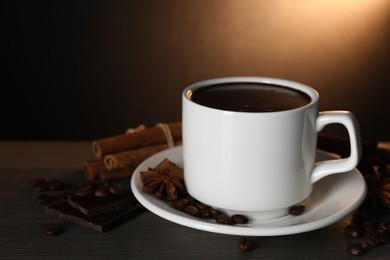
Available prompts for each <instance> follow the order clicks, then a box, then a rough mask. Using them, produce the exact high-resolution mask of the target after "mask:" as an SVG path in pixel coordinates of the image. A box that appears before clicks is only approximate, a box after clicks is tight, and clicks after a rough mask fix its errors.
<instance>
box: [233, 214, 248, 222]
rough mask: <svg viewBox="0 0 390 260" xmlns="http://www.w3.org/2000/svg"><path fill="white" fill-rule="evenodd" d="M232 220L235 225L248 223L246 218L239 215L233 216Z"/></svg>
mask: <svg viewBox="0 0 390 260" xmlns="http://www.w3.org/2000/svg"><path fill="white" fill-rule="evenodd" d="M232 220H233V222H234V223H236V224H247V223H248V218H247V217H246V216H244V215H240V214H235V215H233V216H232Z"/></svg>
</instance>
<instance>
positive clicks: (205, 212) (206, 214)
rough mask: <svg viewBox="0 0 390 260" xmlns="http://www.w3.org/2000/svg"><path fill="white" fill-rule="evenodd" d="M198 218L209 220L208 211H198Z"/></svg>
mask: <svg viewBox="0 0 390 260" xmlns="http://www.w3.org/2000/svg"><path fill="white" fill-rule="evenodd" d="M200 217H201V218H205V219H210V218H211V214H210V210H209V209H202V210H200Z"/></svg>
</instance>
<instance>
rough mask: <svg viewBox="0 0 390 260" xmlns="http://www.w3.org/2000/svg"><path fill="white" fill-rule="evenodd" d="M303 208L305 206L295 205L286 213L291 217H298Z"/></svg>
mask: <svg viewBox="0 0 390 260" xmlns="http://www.w3.org/2000/svg"><path fill="white" fill-rule="evenodd" d="M305 208H306V207H305V205H295V206H292V207H291V208H290V209H289V211H288V213H289V214H290V215H293V216H299V215H302V214H303V212H304V211H305Z"/></svg>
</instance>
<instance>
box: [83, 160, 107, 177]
mask: <svg viewBox="0 0 390 260" xmlns="http://www.w3.org/2000/svg"><path fill="white" fill-rule="evenodd" d="M83 166H84V171H85V176H86V177H87V180H91V181H92V180H96V179H99V178H100V174H101V172H106V171H108V170H107V168H106V166H105V165H104V162H103V160H91V161H85V162H84V163H83Z"/></svg>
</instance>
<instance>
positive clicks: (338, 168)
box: [311, 111, 362, 183]
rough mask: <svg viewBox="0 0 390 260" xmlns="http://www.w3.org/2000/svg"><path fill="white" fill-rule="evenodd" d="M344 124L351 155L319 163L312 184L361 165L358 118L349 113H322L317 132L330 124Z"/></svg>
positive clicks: (315, 168) (318, 118)
mask: <svg viewBox="0 0 390 260" xmlns="http://www.w3.org/2000/svg"><path fill="white" fill-rule="evenodd" d="M334 123H336V124H342V125H344V126H345V127H346V128H347V131H348V134H349V140H350V146H351V154H350V156H349V157H347V158H342V159H336V160H327V161H322V162H317V163H316V164H315V165H314V168H313V172H312V175H311V182H312V183H315V182H316V181H318V180H319V179H321V178H323V177H325V176H327V175H330V174H334V173H340V172H347V171H350V170H352V169H354V168H355V167H356V166H357V164H358V163H359V160H360V157H361V154H362V146H361V139H360V131H359V124H358V121H357V119H356V117H355V116H354V115H353V114H352V113H351V112H348V111H326V112H320V113H319V116H318V117H317V120H316V128H317V129H316V130H317V132H319V131H321V130H322V129H323V128H324V127H325V126H326V125H328V124H334Z"/></svg>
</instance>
